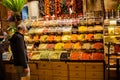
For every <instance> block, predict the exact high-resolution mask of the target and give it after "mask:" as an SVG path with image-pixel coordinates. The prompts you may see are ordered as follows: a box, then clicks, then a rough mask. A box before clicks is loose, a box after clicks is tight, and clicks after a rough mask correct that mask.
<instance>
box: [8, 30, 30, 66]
mask: <svg viewBox="0 0 120 80" xmlns="http://www.w3.org/2000/svg"><path fill="white" fill-rule="evenodd" d="M10 46H11V50H12V53H13V61H14V65H15V66H23V68H27V63H28V57H27V49H26V44H25V41H24V36H23V35H22V34H21V33H19V32H16V33H15V34H14V35H13V36H12V37H11V39H10Z"/></svg>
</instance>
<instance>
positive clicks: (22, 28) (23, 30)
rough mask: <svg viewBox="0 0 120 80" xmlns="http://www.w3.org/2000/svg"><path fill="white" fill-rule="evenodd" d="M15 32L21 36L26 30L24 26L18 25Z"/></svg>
mask: <svg viewBox="0 0 120 80" xmlns="http://www.w3.org/2000/svg"><path fill="white" fill-rule="evenodd" d="M17 31H18V32H20V33H21V34H25V32H26V31H27V28H26V26H25V25H24V24H20V25H18V27H17Z"/></svg>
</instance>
